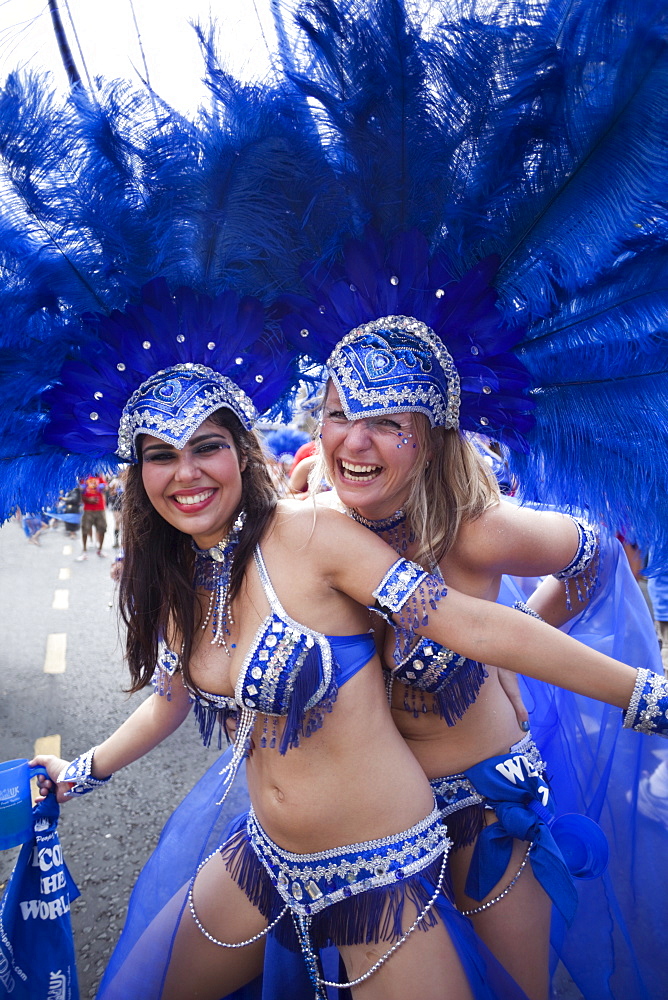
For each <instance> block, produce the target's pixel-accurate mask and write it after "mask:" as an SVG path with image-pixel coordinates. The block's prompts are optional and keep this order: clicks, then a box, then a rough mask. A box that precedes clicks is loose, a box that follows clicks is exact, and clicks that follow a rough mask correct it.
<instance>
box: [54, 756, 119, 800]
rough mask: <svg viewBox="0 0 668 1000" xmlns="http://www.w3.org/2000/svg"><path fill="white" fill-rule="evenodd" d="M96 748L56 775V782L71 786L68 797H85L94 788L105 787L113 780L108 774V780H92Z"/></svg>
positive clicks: (111, 775)
mask: <svg viewBox="0 0 668 1000" xmlns="http://www.w3.org/2000/svg"><path fill="white" fill-rule="evenodd" d="M96 750H97V747H92V748H91V749H90V750H87V751H86V753H82V754H81V756H80V757H76V758H75V759H74V760H73V761H71V762H70V763H69V764H68V765H67V767H64V768H63V770H62V771H61V772H60V774H59V775H58V778H57V779H56V780H57V781H58V782H60V781H67V782H69V783H70V785H72V787H71V788H70V790H69V793H68V794H69V795H87V794H88V792H92V791H93V790H94V789H96V788H100V787H101V786H102V785H106V784H107V783H108V782H109V781H111V779H112V778H113V774H110V775H109V777H108V778H94V777H93V775H92V774H91V771H92V768H93V755H94V753H95V751H96Z"/></svg>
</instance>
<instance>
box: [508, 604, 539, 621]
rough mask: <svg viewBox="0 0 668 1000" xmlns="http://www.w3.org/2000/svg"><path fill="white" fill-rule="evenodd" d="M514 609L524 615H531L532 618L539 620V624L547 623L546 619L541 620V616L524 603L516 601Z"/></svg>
mask: <svg viewBox="0 0 668 1000" xmlns="http://www.w3.org/2000/svg"><path fill="white" fill-rule="evenodd" d="M513 607H514V608H515V610H516V611H521V612H522V614H523V615H531V617H532V618H537V619H538V621H539V622H544V621H545V619H544V618H541V616H540V615H539V614H538V612H537V611H534V609H533V608H530V607H529V605H528V604H525V603H524V601H515V603H514V604H513Z"/></svg>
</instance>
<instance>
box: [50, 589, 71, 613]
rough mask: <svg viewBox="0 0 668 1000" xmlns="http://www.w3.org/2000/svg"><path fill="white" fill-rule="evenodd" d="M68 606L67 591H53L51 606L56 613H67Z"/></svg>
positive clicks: (68, 593) (68, 597)
mask: <svg viewBox="0 0 668 1000" xmlns="http://www.w3.org/2000/svg"><path fill="white" fill-rule="evenodd" d="M69 606H70V592H69V590H54V592H53V604H52V605H51V607H52V608H54V609H55V610H56V611H67V609H68V608H69Z"/></svg>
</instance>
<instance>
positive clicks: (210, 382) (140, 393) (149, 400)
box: [117, 363, 257, 462]
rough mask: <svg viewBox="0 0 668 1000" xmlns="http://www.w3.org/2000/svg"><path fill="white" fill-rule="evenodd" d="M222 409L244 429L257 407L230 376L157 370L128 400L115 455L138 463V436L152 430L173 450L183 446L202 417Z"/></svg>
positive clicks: (180, 368) (191, 368)
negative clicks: (226, 410) (233, 417)
mask: <svg viewBox="0 0 668 1000" xmlns="http://www.w3.org/2000/svg"><path fill="white" fill-rule="evenodd" d="M221 407H226V408H227V409H229V410H232V412H233V413H234V414H236V416H237V417H238V418H239V420H240V421H241V423H242V424H243V426H244V427H245V428H246V430H250V429H251V428H252V427H253V424H254V423H255V420H256V419H257V411H256V409H255V407H254V405H253V403H252V402H251V400H250V399H249V397H248V396H247V395H246V393H245V392H244V391H243V390H242V389H240V388H239V386H238V385H236V384H235V383H234V382H232V380H231V379H229V378H227V377H226V376H225V375H221V374H220V373H219V372H216V371H214V370H213V369H212V368H207V367H205V366H204V365H197V364H192V363H188V364H183V365H174V366H173V367H171V368H165V369H163V370H162V371H159V372H157V373H156V374H155V375H152V376H151V377H150V378H148V379H146V381H145V382H142V384H141V385H140V386H139V388H138V389H137V390H136V391H135V392H133V393H132V395H131V396H130V398H129V399H128V401H127V403H126V404H125V407H124V408H123V413H122V415H121V420H120V424H119V429H118V451H117V454H118V456H119V458H122V459H123V460H125V461H128V462H136V461H137V457H136V452H135V441H136V439H137V435H138V434H151V435H152V436H153V437H157V438H160V440H161V441H165V442H166V443H167V444H171V445H173V446H174V447H175V448H179V449H181V448H184V447H185V445H186V444H187V443H188V441H189V440H190V438H191V437H192V435H193V434H194V433H195V431H196V430H197V428H198V427H199V426H200V424H201V423H202V421H203V420H206V418H207V417H210V416H211V414H212V413H213V412H214V411H215V410H219V409H220V408H221Z"/></svg>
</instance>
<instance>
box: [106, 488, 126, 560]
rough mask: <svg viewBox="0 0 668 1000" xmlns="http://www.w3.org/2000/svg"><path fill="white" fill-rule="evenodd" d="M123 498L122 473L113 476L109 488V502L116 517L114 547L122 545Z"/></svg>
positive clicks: (110, 508)
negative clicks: (120, 537)
mask: <svg viewBox="0 0 668 1000" xmlns="http://www.w3.org/2000/svg"><path fill="white" fill-rule="evenodd" d="M122 500H123V478H122V475H119V476H113V477H112V478H111V479H110V480H109V487H108V489H107V503H108V504H109V510H110V511H111V513H112V516H113V518H114V548H115V549H117V548H119V546H120V541H119V535H120V530H121V503H122Z"/></svg>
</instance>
